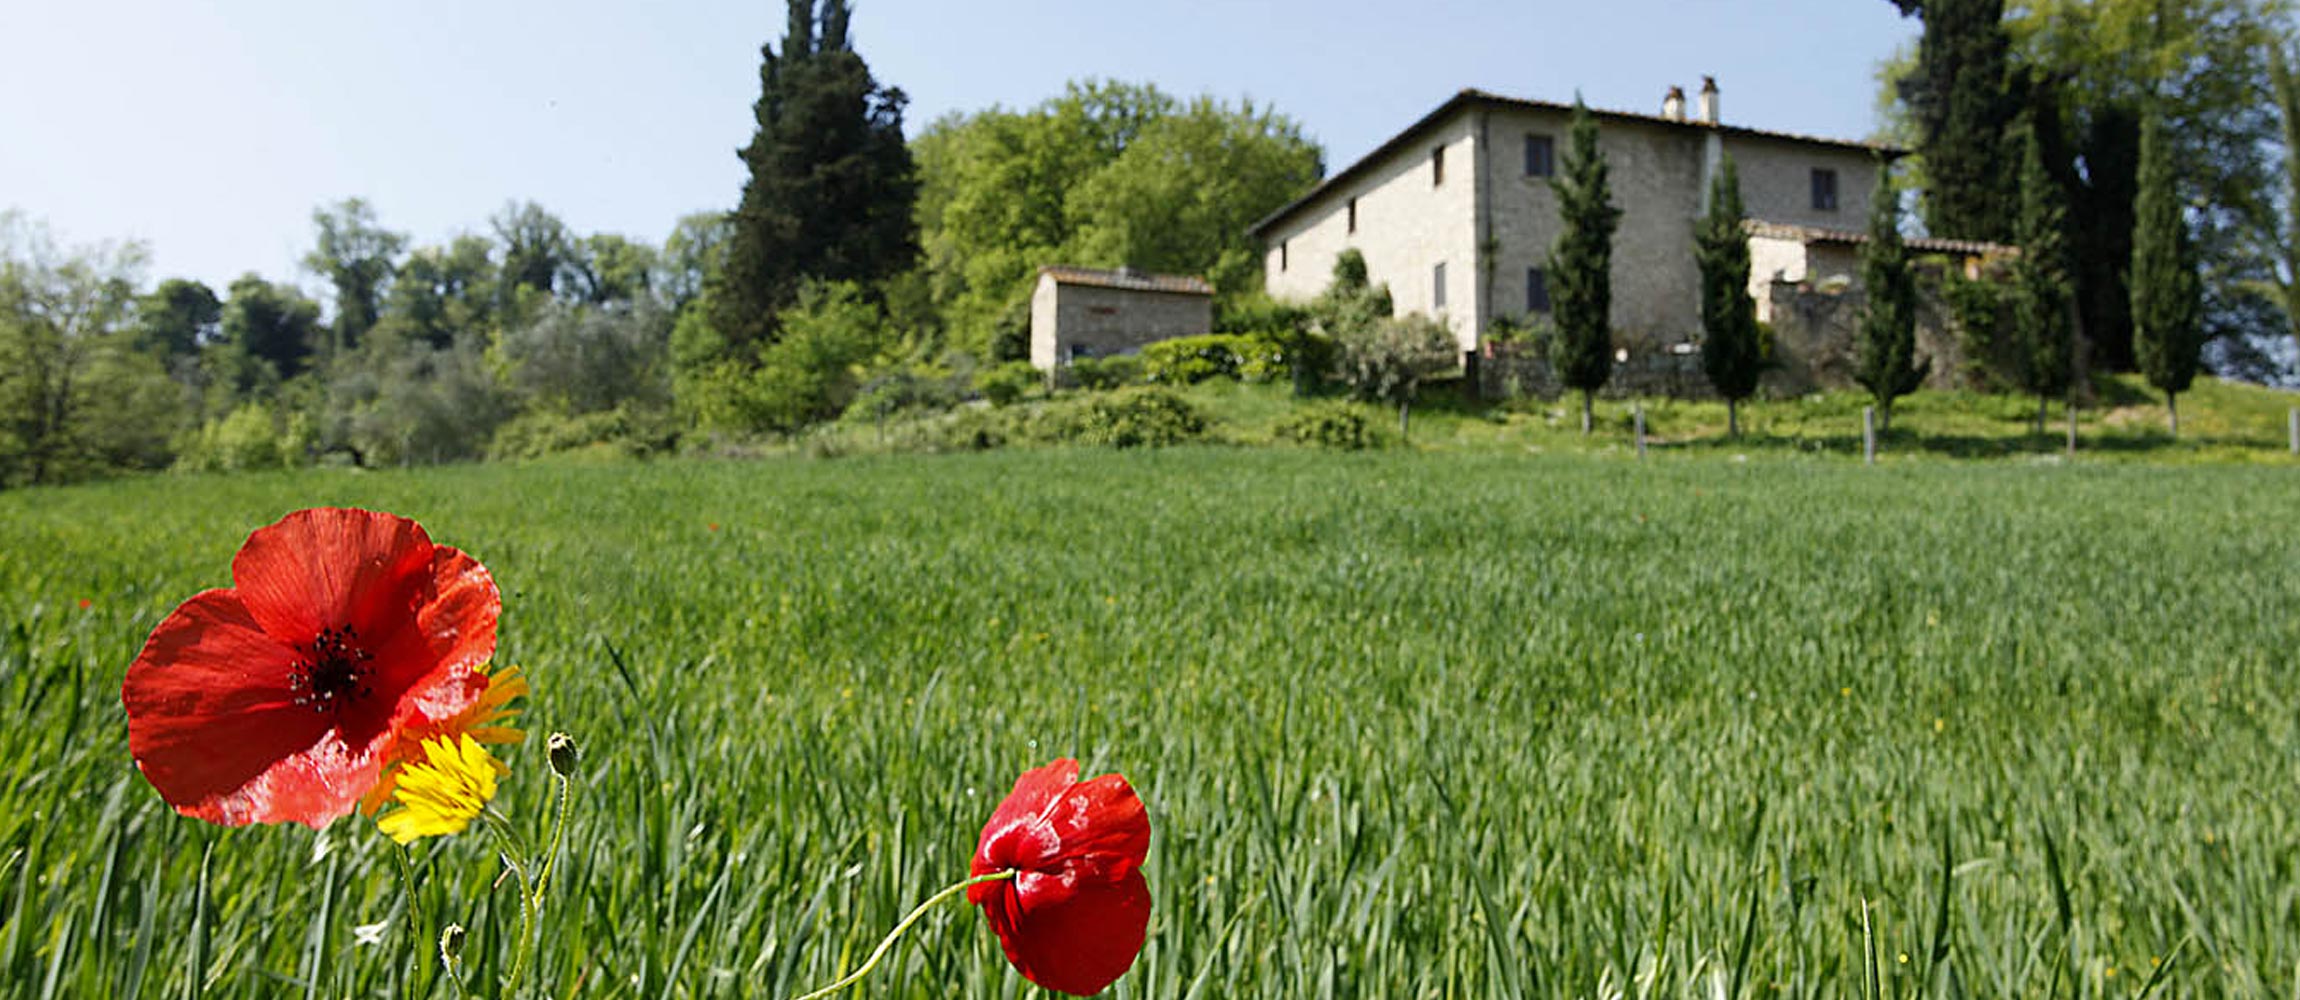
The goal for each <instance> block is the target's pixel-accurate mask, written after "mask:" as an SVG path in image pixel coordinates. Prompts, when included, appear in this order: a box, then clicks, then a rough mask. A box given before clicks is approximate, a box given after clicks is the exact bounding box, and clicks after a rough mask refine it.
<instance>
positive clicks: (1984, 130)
mask: <svg viewBox="0 0 2300 1000" xmlns="http://www.w3.org/2000/svg"><path fill="white" fill-rule="evenodd" d="M1901 6H1902V12H1903V13H1904V14H1906V13H1908V12H1910V11H1911V10H1916V11H1918V12H1919V13H1920V16H1921V17H1923V19H1924V23H1925V30H1924V34H1923V35H1922V36H1921V37H1920V38H1919V39H1918V41H1917V65H1916V68H1915V69H1914V70H1912V71H1911V72H1910V73H1909V74H1908V76H1906V77H1904V78H1903V79H1902V80H1901V82H1900V85H1899V89H1900V94H1901V99H1902V100H1904V101H1906V102H1908V105H1909V108H1910V110H1911V111H1913V112H1914V113H1915V116H1916V119H1917V129H1918V142H1917V151H1918V152H1919V153H1920V154H1922V155H1923V156H1924V160H1925V175H1926V177H1927V179H1928V181H1929V186H1928V187H1927V189H1926V191H1925V203H1924V204H1925V223H1926V225H1927V226H1928V227H1929V228H1930V229H1931V230H1932V231H1933V233H1934V234H1936V235H1940V236H1949V237H1955V238H1959V239H1981V240H2002V239H2005V238H2006V237H2008V236H2010V235H2011V233H2010V231H2009V230H2010V228H2011V227H2010V225H2009V223H2010V220H2011V218H2012V212H2011V208H2012V207H2013V200H2014V199H2013V191H2012V186H2011V183H2010V179H2011V178H2012V177H2013V176H2014V171H2013V170H2011V169H2009V168H2011V167H2013V166H2014V164H2013V163H2012V156H2011V155H2009V151H2008V149H2007V141H2006V132H2007V129H2008V127H2009V126H2011V125H2012V123H2013V120H2014V118H2015V117H2016V116H2017V115H2018V113H2019V110H2020V102H2019V101H2018V100H2017V99H2016V97H2015V95H2014V93H2013V87H2012V80H2011V77H2010V76H2009V75H2008V74H2007V72H2006V68H2007V66H2008V64H2009V61H2010V58H2009V53H2010V51H2011V48H2012V42H2011V39H2010V38H2009V37H2008V36H2007V35H2006V34H2005V30H2004V0H1923V2H1922V3H1903V4H1902V5H1901Z"/></svg>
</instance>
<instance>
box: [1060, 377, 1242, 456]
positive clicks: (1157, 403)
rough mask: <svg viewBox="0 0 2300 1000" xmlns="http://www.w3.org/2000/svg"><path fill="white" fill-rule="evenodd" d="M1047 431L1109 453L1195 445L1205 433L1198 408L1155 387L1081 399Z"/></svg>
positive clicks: (1204, 426)
mask: <svg viewBox="0 0 2300 1000" xmlns="http://www.w3.org/2000/svg"><path fill="white" fill-rule="evenodd" d="M1051 422H1052V426H1051V427H1050V428H1047V430H1050V431H1051V432H1052V435H1051V436H1054V437H1056V438H1058V439H1060V440H1065V441H1074V442H1076V443H1079V444H1093V445H1104V446H1107V447H1111V448H1161V447H1165V446H1168V445H1177V444H1185V443H1188V442H1190V441H1195V440H1197V439H1199V438H1200V437H1202V436H1204V435H1205V433H1206V418H1205V417H1204V416H1203V415H1201V414H1200V413H1199V412H1198V408H1197V407H1195V406H1192V405H1190V402H1189V401H1188V400H1186V399H1183V398H1182V397H1180V396H1177V395H1175V394H1174V393H1173V392H1172V391H1170V390H1167V389H1161V388H1157V387H1154V386H1142V387H1137V388H1131V389H1120V390H1118V391H1117V392H1113V393H1108V394H1105V395H1097V396H1093V397H1091V398H1088V399H1084V400H1080V401H1079V402H1078V403H1077V404H1074V408H1073V409H1071V410H1070V411H1068V412H1066V413H1061V414H1055V415H1053V416H1052V419H1051Z"/></svg>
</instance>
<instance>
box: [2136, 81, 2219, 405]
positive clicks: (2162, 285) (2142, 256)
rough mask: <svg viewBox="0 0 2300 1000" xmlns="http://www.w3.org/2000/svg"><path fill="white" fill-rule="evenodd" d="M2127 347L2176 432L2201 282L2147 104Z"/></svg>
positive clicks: (2166, 149)
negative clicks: (2159, 397)
mask: <svg viewBox="0 0 2300 1000" xmlns="http://www.w3.org/2000/svg"><path fill="white" fill-rule="evenodd" d="M2133 216H2134V218H2133V228H2132V347H2133V353H2134V355H2135V356H2136V360H2138V361H2139V363H2140V370H2141V373H2142V374H2145V375H2147V376H2148V384H2150V385H2153V386H2155V387H2157V388H2158V389H2161V390H2163V391H2164V408H2165V413H2166V415H2167V417H2168V418H2169V419H2170V421H2171V425H2172V433H2173V436H2175V437H2178V436H2179V435H2180V404H2179V396H2180V394H2181V393H2183V392H2187V391H2188V386H2189V383H2190V382H2193V381H2194V380H2195V379H2196V366H2197V355H2198V353H2199V352H2200V351H2201V350H2202V349H2203V347H2204V338H2203V337H2202V336H2201V333H2200V329H2201V327H2202V325H2203V324H2202V323H2201V320H2202V318H2203V311H2204V308H2203V301H2202V298H2203V287H2202V284H2201V283H2200V281H2199V280H2198V278H2197V275H2196V260H2195V255H2194V253H2193V251H2192V250H2191V248H2190V246H2189V242H2188V225H2187V222H2186V221H2185V220H2184V219H2183V218H2182V217H2181V212H2180V187H2179V182H2178V179H2177V178H2176V177H2175V176H2174V174H2173V165H2172V147H2171V144H2170V141H2169V140H2168V139H2167V138H2166V137H2165V134H2164V120H2163V116H2162V115H2161V114H2160V113H2158V112H2157V110H2156V109H2154V108H2151V109H2149V110H2148V111H2147V112H2146V113H2144V115H2143V116H2142V118H2141V124H2140V191H2139V194H2138V196H2137V199H2136V201H2135V202H2134V206H2133Z"/></svg>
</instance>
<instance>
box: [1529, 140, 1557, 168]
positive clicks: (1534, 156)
mask: <svg viewBox="0 0 2300 1000" xmlns="http://www.w3.org/2000/svg"><path fill="white" fill-rule="evenodd" d="M1556 173H1557V140H1556V139H1554V138H1552V137H1550V136H1546V135H1535V134H1533V133H1530V132H1529V133H1527V134H1526V136H1525V175H1526V176H1527V177H1549V176H1553V175H1555V174H1556Z"/></svg>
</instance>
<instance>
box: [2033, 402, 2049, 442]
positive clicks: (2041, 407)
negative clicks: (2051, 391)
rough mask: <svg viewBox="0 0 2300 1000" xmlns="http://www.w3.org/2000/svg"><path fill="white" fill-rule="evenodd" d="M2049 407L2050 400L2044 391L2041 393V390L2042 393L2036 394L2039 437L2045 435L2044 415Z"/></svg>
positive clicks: (2037, 431)
mask: <svg viewBox="0 0 2300 1000" xmlns="http://www.w3.org/2000/svg"><path fill="white" fill-rule="evenodd" d="M2048 409H2050V405H2049V403H2048V401H2047V400H2046V398H2045V395H2044V393H2041V392H2040V393H2037V394H2036V436H2038V437H2043V436H2044V415H2045V412H2046V411H2047V410H2048Z"/></svg>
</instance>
